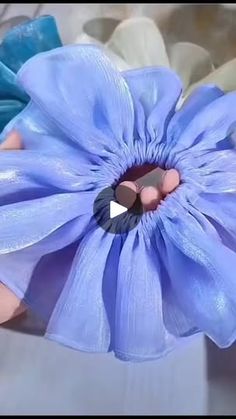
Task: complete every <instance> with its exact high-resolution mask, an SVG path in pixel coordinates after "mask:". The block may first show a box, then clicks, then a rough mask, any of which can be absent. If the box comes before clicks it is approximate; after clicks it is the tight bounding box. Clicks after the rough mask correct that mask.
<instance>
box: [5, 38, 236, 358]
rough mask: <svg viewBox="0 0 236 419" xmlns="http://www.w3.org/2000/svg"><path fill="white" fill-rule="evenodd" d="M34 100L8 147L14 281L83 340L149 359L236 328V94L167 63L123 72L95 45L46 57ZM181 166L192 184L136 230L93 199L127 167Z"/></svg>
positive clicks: (52, 331)
mask: <svg viewBox="0 0 236 419" xmlns="http://www.w3.org/2000/svg"><path fill="white" fill-rule="evenodd" d="M18 81H19V83H20V85H21V86H22V87H23V89H25V91H26V92H27V94H28V95H29V96H30V97H31V102H30V103H29V105H28V106H27V108H26V109H25V110H24V111H23V112H22V113H21V114H20V115H18V117H16V118H15V119H14V120H13V121H12V122H11V123H10V124H9V125H8V126H7V128H6V130H5V134H7V133H8V132H9V131H10V130H11V129H13V128H14V129H17V130H18V131H19V132H20V133H21V135H22V137H23V139H24V146H25V150H22V151H17V152H14V151H6V152H3V153H1V154H0V159H1V160H0V184H1V188H0V196H1V207H0V278H1V280H2V281H4V283H5V284H6V285H7V286H8V287H9V288H10V289H11V290H13V291H14V292H15V293H16V294H17V295H18V296H19V297H20V298H22V299H23V300H24V301H25V302H26V303H27V304H29V305H30V306H31V307H33V309H34V310H35V311H36V312H38V313H40V314H41V315H42V316H44V318H45V319H46V320H48V327H47V332H46V336H47V337H48V338H50V339H54V340H56V341H58V342H61V343H63V344H65V345H68V346H70V347H73V348H76V349H80V350H84V351H90V352H106V351H109V350H112V351H114V353H115V355H116V356H117V357H118V358H120V359H123V360H135V361H140V360H141V361H142V360H147V359H153V358H156V357H159V356H162V355H163V354H165V353H167V352H168V351H169V350H170V349H171V348H173V346H174V345H175V344H176V343H177V342H179V341H182V340H184V337H189V336H191V335H193V334H194V333H196V332H199V331H202V332H204V333H205V334H207V335H208V336H209V337H210V338H211V339H212V340H214V341H215V342H216V343H217V344H218V345H219V346H221V347H226V346H229V345H230V344H231V343H233V342H234V341H235V339H236V281H235V272H234V266H236V253H235V250H236V217H235V214H236V155H235V149H234V141H233V132H234V129H235V120H236V93H235V92H234V93H228V94H224V93H223V92H222V91H221V90H220V89H218V88H217V87H215V86H213V85H208V86H203V87H200V88H198V89H197V90H196V91H195V92H194V93H193V94H192V96H190V97H189V99H188V100H187V101H186V102H185V104H184V105H183V106H182V108H181V109H180V110H178V111H176V104H177V102H178V99H179V97H180V95H181V82H180V80H179V78H178V77H177V76H176V75H175V73H174V72H172V71H171V70H168V69H165V68H162V67H156V68H145V69H140V70H131V71H128V72H124V73H119V72H117V70H116V69H115V68H114V67H113V66H112V64H111V63H110V61H109V60H108V58H107V57H106V56H104V55H103V54H102V52H101V50H100V49H99V48H97V47H94V46H78V45H77V46H76V45H74V46H67V47H62V48H58V49H55V50H53V51H50V52H47V53H43V54H39V55H37V56H36V57H34V58H32V59H30V60H29V61H28V62H27V63H26V64H25V65H24V66H23V67H22V69H21V70H20V72H19V74H18ZM146 162H149V163H157V164H158V165H160V166H162V167H165V168H173V167H174V168H176V169H177V170H178V171H179V173H180V175H181V185H180V186H179V187H178V188H177V189H176V191H175V192H173V193H172V194H170V195H169V196H167V198H166V199H165V201H164V202H163V204H162V205H161V206H160V207H159V208H158V209H157V210H155V211H151V212H147V213H145V214H144V215H143V216H142V219H141V221H140V223H139V224H138V225H137V227H136V228H134V229H133V230H132V231H130V232H129V233H127V234H124V235H113V234H109V233H105V232H104V230H103V229H101V228H100V227H99V226H98V225H97V224H96V222H95V221H94V217H93V202H94V199H95V198H96V196H97V194H98V193H99V192H100V191H101V190H102V189H103V188H105V187H107V186H110V185H111V184H113V183H114V182H116V181H117V180H118V179H119V178H120V176H121V175H122V174H123V173H124V172H125V171H126V169H127V168H129V167H132V166H135V165H140V164H143V163H146Z"/></svg>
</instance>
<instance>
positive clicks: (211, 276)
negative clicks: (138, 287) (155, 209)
mask: <svg viewBox="0 0 236 419" xmlns="http://www.w3.org/2000/svg"><path fill="white" fill-rule="evenodd" d="M169 208H170V207H169ZM169 208H168V209H169ZM161 220H162V223H163V238H164V241H165V246H166V254H167V263H168V273H169V275H170V278H171V282H172V287H173V289H174V290H175V292H176V296H177V299H178V301H179V303H180V304H181V308H182V310H183V312H184V313H185V314H186V315H187V316H189V318H190V319H192V320H193V321H194V322H195V324H196V327H198V328H199V329H201V330H202V331H203V332H205V333H206V334H208V336H210V337H211V338H212V339H213V340H214V341H215V342H217V344H218V345H220V346H223V347H224V346H229V345H230V344H231V343H232V342H233V341H234V340H235V337H236V316H235V315H236V309H235V302H236V299H235V295H236V294H235V291H236V286H235V278H234V272H233V271H232V266H234V264H235V263H236V254H235V253H234V252H233V251H232V250H230V249H228V248H227V247H225V246H223V244H222V243H221V241H220V240H216V239H215V235H214V236H212V235H211V234H209V233H208V234H206V233H205V232H204V231H203V227H201V226H200V225H199V223H198V221H197V220H196V217H193V216H192V215H191V214H190V213H189V212H187V211H184V209H182V208H181V206H180V205H178V203H176V202H175V208H173V210H172V211H168V210H167V208H166V209H165V214H164V213H163V212H162V214H161ZM173 260H174V261H175V263H174V264H173Z"/></svg>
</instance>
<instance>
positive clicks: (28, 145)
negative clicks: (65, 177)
mask: <svg viewBox="0 0 236 419" xmlns="http://www.w3.org/2000/svg"><path fill="white" fill-rule="evenodd" d="M13 130H14V131H17V132H18V133H19V134H20V136H21V140H22V144H23V147H24V148H25V149H27V150H33V151H37V152H39V153H42V152H43V153H44V152H46V153H49V154H50V155H55V156H58V157H61V158H63V159H65V160H67V161H69V162H70V164H71V165H74V167H76V168H77V170H78V173H81V172H82V173H84V174H85V173H90V170H91V169H92V168H93V165H94V163H97V164H99V163H101V157H99V153H97V155H91V154H90V153H88V152H86V151H85V150H81V149H80V148H79V146H78V144H77V142H74V141H73V140H71V139H70V138H69V137H68V136H67V135H66V134H64V133H63V131H62V130H61V129H60V128H58V127H57V125H56V124H55V123H53V122H52V121H51V120H50V119H49V118H48V116H47V115H46V114H45V113H44V112H43V111H41V110H40V108H39V107H38V106H37V105H36V104H35V103H34V102H32V101H31V102H30V103H29V104H28V105H27V107H26V108H25V109H24V110H23V111H22V112H21V113H19V114H18V115H17V116H16V117H15V118H14V119H12V121H11V122H9V124H7V126H6V127H5V129H4V130H3V132H2V133H1V136H0V141H1V140H2V141H3V140H4V139H5V138H6V137H7V136H8V135H9V134H10V133H11V131H13Z"/></svg>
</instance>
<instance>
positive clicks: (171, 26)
mask: <svg viewBox="0 0 236 419" xmlns="http://www.w3.org/2000/svg"><path fill="white" fill-rule="evenodd" d="M43 14H51V15H53V16H54V17H55V19H56V21H57V24H58V30H59V33H60V35H61V38H62V40H63V43H65V44H66V43H74V42H78V40H79V39H80V37H81V36H83V35H84V34H85V35H86V36H91V37H93V38H94V39H96V40H97V41H99V42H103V43H104V42H107V41H108V39H109V37H110V36H111V35H112V32H113V30H114V29H115V27H116V26H117V25H118V24H119V23H120V22H122V21H123V20H124V19H127V18H134V17H140V16H146V17H149V18H151V19H153V20H154V21H155V23H156V24H157V26H158V27H159V30H160V31H161V34H162V37H163V39H164V42H165V44H166V46H167V50H168V51H169V50H170V49H171V46H172V45H173V44H175V43H181V42H182V43H183V42H188V43H194V44H197V45H198V46H200V47H202V48H203V49H205V50H206V51H207V53H208V54H209V55H210V57H211V63H212V64H211V65H212V66H213V67H214V68H215V69H217V68H221V66H222V65H224V64H226V63H227V62H228V61H230V60H234V57H235V56H236V4H228V5H227V4H225V5H221V4H211V5H199V4H198V5H195V4H192V5H182V4H141V3H140V4H128V3H127V4H113V3H110V4H102V3H101V4H72V3H61V4H53V3H48V4H36V3H35V4H34V3H31V4H26V3H25V4H24V3H18V4H0V38H1V39H2V38H3V37H4V34H5V33H6V31H7V30H9V29H11V27H12V26H14V25H15V24H18V23H20V22H22V21H24V20H26V19H28V18H35V17H37V16H40V15H43ZM104 18H105V20H104ZM177 61H178V60H177ZM190 61H191V60H190ZM190 61H189V65H190V64H191V63H190ZM233 63H234V61H233ZM234 66H235V63H234ZM234 66H233V70H235V67H234ZM187 67H188V61H187ZM213 67H212V68H213ZM233 70H232V68H231V73H232V72H233V75H235V74H236V73H235V71H233ZM203 73H204V72H203ZM202 76H204V74H201V77H202ZM234 79H235V77H233V83H235V81H234ZM43 328H44V325H43V324H42V323H41V322H40V320H39V319H37V318H35V317H34V315H33V314H32V313H27V315H22V316H20V317H18V318H17V319H15V320H13V321H11V322H8V323H6V324H5V325H4V326H2V327H1V328H0V415H12V414H15V415H17V414H25V415H27V414H32V415H36V414H45V415H46V414H77V415H93V414H99V415H115V414H116V415H141V414H142V415H168V414H169V415H171V414H173V415H174V414H176V415H187V414H188V415H191V414H192V415H206V414H207V415H214V414H222V415H226V414H235V413H236V398H235V390H236V348H235V347H234V346H232V347H231V348H229V349H226V350H220V349H218V348H217V347H216V346H215V345H214V343H212V342H210V341H209V340H208V339H205V338H204V337H203V336H201V335H199V336H196V337H194V338H192V339H190V340H189V341H188V343H186V344H184V345H183V346H181V347H179V348H178V349H176V351H175V352H172V353H171V354H169V355H168V356H166V357H165V358H163V359H161V360H157V361H155V362H146V363H140V364H132V363H125V362H121V361H118V360H117V359H115V358H114V357H113V355H112V354H107V355H94V354H85V353H79V352H76V351H73V350H71V349H68V348H65V347H62V346H60V345H58V344H56V343H53V342H49V341H46V340H45V339H43V337H42V336H41V335H42V334H43Z"/></svg>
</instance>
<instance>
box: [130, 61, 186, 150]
mask: <svg viewBox="0 0 236 419" xmlns="http://www.w3.org/2000/svg"><path fill="white" fill-rule="evenodd" d="M123 76H124V78H125V80H126V81H127V83H128V85H129V89H130V91H131V94H132V97H133V101H134V106H135V113H136V129H137V131H138V135H139V137H141V138H142V139H143V140H146V141H147V142H149V143H150V142H151V141H154V142H155V144H158V143H159V142H160V141H161V140H162V137H163V133H164V128H165V125H166V122H167V120H168V118H170V116H171V115H172V114H173V112H174V109H175V106H176V103H177V101H178V99H179V96H180V94H181V88H182V85H181V81H180V79H179V78H178V77H177V75H176V74H175V73H174V72H172V71H171V70H169V69H167V68H164V67H163V68H162V67H159V68H154V67H153V68H146V69H140V70H130V71H126V72H124V73H123ZM146 128H147V130H148V133H149V136H148V135H147V132H146Z"/></svg>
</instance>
